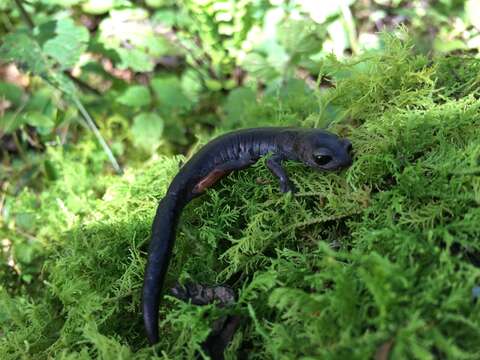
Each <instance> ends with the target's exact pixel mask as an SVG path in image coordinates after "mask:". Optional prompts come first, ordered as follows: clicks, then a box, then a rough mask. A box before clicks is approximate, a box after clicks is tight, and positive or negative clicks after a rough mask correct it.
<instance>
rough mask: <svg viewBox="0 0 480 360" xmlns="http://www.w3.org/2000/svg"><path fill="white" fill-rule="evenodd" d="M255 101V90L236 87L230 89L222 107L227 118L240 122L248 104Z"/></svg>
mask: <svg viewBox="0 0 480 360" xmlns="http://www.w3.org/2000/svg"><path fill="white" fill-rule="evenodd" d="M256 102H257V101H256V95H255V92H253V90H251V89H249V88H238V89H235V90H233V91H231V92H230V94H228V98H227V102H226V104H225V107H224V109H225V111H226V113H227V116H228V120H229V121H232V122H234V123H238V122H240V121H241V120H242V117H243V116H244V114H245V110H246V109H248V106H249V105H252V104H256Z"/></svg>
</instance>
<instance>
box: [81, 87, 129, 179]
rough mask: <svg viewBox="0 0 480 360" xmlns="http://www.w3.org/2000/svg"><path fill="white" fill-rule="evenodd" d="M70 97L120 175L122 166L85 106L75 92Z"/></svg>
mask: <svg viewBox="0 0 480 360" xmlns="http://www.w3.org/2000/svg"><path fill="white" fill-rule="evenodd" d="M72 99H73V102H74V103H75V106H76V107H77V109H78V110H79V111H80V114H82V118H83V120H84V121H85V123H86V125H87V127H88V128H89V129H90V130H92V131H93V133H94V134H95V137H96V138H97V140H98V142H99V143H100V145H101V146H102V148H103V151H105V153H106V154H107V156H108V158H109V160H110V162H111V163H112V166H113V168H114V169H115V171H116V172H117V173H118V174H120V175H121V174H123V171H122V168H121V167H120V165H119V164H118V162H117V159H115V156H114V155H113V153H112V150H111V149H110V147H109V146H108V144H107V142H106V141H105V139H104V138H103V136H102V134H101V133H100V131H99V130H98V128H97V126H96V125H95V123H94V121H93V119H92V118H91V116H90V114H89V113H88V111H87V110H86V109H85V107H84V106H83V104H82V103H81V102H80V100H79V99H78V98H77V96H76V95H75V94H72Z"/></svg>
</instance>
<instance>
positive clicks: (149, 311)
mask: <svg viewBox="0 0 480 360" xmlns="http://www.w3.org/2000/svg"><path fill="white" fill-rule="evenodd" d="M351 150H352V144H351V142H350V141H349V140H347V139H342V138H339V137H337V136H336V135H334V134H332V133H329V132H327V131H324V130H319V129H305V128H285V127H266V128H253V129H243V130H238V131H234V132H231V133H227V134H225V135H222V136H220V137H218V138H215V139H214V140H212V141H211V142H209V143H208V144H206V145H205V146H204V147H203V148H201V149H200V151H198V152H197V153H196V154H195V155H194V156H192V157H191V158H190V159H189V160H188V161H187V162H186V163H185V164H184V165H183V167H182V168H181V169H180V171H179V172H178V174H177V175H176V176H175V178H174V179H173V180H172V183H171V184H170V186H169V188H168V190H167V193H166V195H165V197H164V198H163V199H162V200H161V201H160V203H159V205H158V208H157V212H156V215H155V218H154V221H153V225H152V238H151V241H150V247H149V253H148V261H147V266H146V269H145V275H144V283H143V299H142V301H143V319H144V325H145V330H146V334H147V338H148V341H149V342H150V344H155V343H157V342H158V309H159V304H160V298H161V293H162V288H163V282H164V280H165V274H166V272H167V269H168V264H169V261H170V257H171V254H172V249H173V244H174V242H175V230H176V227H177V223H178V219H179V217H180V214H181V212H182V210H183V208H184V207H185V206H186V205H187V204H188V202H189V201H191V200H192V199H193V198H195V197H197V196H199V195H201V194H202V193H203V192H204V191H205V190H206V189H207V188H209V187H211V186H212V185H214V184H215V183H216V182H217V181H218V180H220V179H221V178H222V177H224V176H226V175H228V174H229V173H231V172H232V171H236V170H240V169H244V168H247V167H249V166H250V165H252V164H254V163H255V162H256V161H257V160H258V159H260V158H261V157H262V156H264V155H267V154H271V156H270V157H269V158H268V160H267V161H266V165H267V167H268V168H269V169H270V171H271V172H272V174H274V175H275V176H276V177H277V178H278V181H279V183H280V191H281V192H288V191H293V190H294V188H293V186H292V184H291V183H290V180H289V179H288V176H287V173H286V172H285V170H284V168H283V167H282V161H284V160H293V161H298V162H302V163H304V164H305V165H307V166H309V167H311V168H313V169H315V170H319V171H335V170H340V169H343V168H346V167H348V166H350V165H351V163H352V158H351Z"/></svg>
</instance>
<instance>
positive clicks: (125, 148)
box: [0, 0, 480, 334]
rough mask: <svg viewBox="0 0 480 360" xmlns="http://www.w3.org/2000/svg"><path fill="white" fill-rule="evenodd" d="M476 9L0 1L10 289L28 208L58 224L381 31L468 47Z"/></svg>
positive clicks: (28, 275) (320, 80)
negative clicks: (108, 178)
mask: <svg viewBox="0 0 480 360" xmlns="http://www.w3.org/2000/svg"><path fill="white" fill-rule="evenodd" d="M479 14H480V0H465V1H464V0H439V1H431V0H359V1H354V0H343V1H342V0H337V1H335V0H330V1H323V0H322V1H320V0H291V1H282V0H270V1H268V0H235V1H234V0H221V1H214V0H181V1H173V0H144V1H127V0H36V1H33V0H32V1H26V0H15V1H14V0H11V1H10V0H0V189H1V192H0V226H1V227H0V234H1V235H2V236H0V240H1V241H2V242H1V243H0V256H1V258H2V259H0V277H2V279H3V280H5V279H8V282H9V283H10V286H8V287H9V288H11V289H12V288H16V289H17V291H19V292H20V291H22V289H23V287H22V286H21V285H23V286H26V287H27V289H28V291H30V292H31V291H34V287H29V284H30V283H31V282H32V279H34V278H37V277H41V272H42V257H43V255H44V253H45V251H46V250H45V247H44V244H42V243H40V242H39V241H38V239H39V238H41V237H42V234H41V232H40V234H32V233H30V232H29V229H31V228H32V227H41V224H38V221H39V220H38V217H35V216H33V215H32V209H37V210H35V211H38V212H39V213H41V214H42V218H41V219H42V220H41V221H42V222H48V223H49V224H50V227H49V228H48V229H47V230H45V231H46V233H45V234H44V235H45V236H49V233H48V231H52V229H53V228H56V229H57V230H61V229H68V228H69V227H70V226H72V223H73V222H74V221H75V220H77V219H79V218H82V216H83V215H84V214H85V212H86V211H87V209H89V206H90V205H89V204H91V203H93V202H95V200H96V199H98V198H99V197H101V196H102V195H103V190H102V189H103V186H104V185H103V184H102V183H98V182H96V181H95V179H96V176H98V175H99V174H109V173H111V174H112V175H114V174H115V172H118V173H120V172H122V168H128V167H135V166H136V165H137V164H139V163H140V162H144V161H146V160H148V159H151V158H153V159H157V158H158V156H160V155H162V154H167V155H168V154H178V153H184V154H187V153H188V152H189V151H190V148H191V146H192V144H194V143H195V142H196V140H197V139H198V138H202V136H203V135H204V134H209V133H212V132H213V131H214V129H216V128H218V127H220V128H222V129H234V128H236V127H238V126H239V125H240V124H243V125H244V124H249V121H250V124H252V125H255V124H257V120H258V119H251V120H249V119H245V118H244V116H245V114H247V113H248V112H247V111H246V109H248V106H249V104H252V103H255V101H256V100H257V99H259V98H268V97H276V96H280V97H282V98H283V99H284V101H288V98H289V97H291V96H295V94H297V93H299V92H304V91H305V90H306V89H308V88H310V89H314V90H315V92H314V93H321V92H322V90H323V89H325V88H329V87H331V86H332V85H331V81H330V80H331V79H330V76H331V73H330V72H329V70H330V69H329V68H328V66H327V65H326V64H328V63H330V62H329V61H327V60H331V59H332V54H333V55H334V56H335V57H336V58H338V59H342V58H344V57H350V56H352V55H358V54H362V53H365V52H366V51H372V52H381V51H382V49H383V48H384V46H385V44H384V43H383V41H382V38H381V37H380V36H379V32H381V31H387V32H398V33H399V36H403V35H402V34H405V31H404V29H407V30H408V33H410V35H411V38H412V39H413V41H414V49H415V51H416V52H419V53H423V54H425V55H426V56H427V57H430V58H433V57H435V56H436V55H438V54H458V53H462V54H464V53H468V54H471V55H473V56H476V55H477V53H478V50H479V48H480V16H479ZM335 76H336V77H337V78H339V77H340V78H341V77H342V76H348V74H341V73H337V74H336V75H335ZM266 103H268V102H266ZM270 106H271V108H270V109H265V114H266V115H269V116H271V115H272V114H275V113H280V112H281V109H275V108H274V107H275V104H274V102H273V101H272V102H270ZM302 106H304V107H305V108H304V109H305V110H304V112H305V116H308V115H309V114H310V113H311V111H310V110H311V109H318V108H319V107H321V108H323V109H325V110H326V112H325V113H324V116H323V117H322V118H319V119H313V118H312V119H309V121H307V123H309V124H311V125H315V126H326V125H327V124H329V123H332V122H335V121H338V120H339V119H340V118H341V117H342V114H340V113H339V110H338V108H336V107H335V106H334V105H331V106H330V105H329V104H325V103H322V100H321V99H320V98H319V99H317V98H315V96H312V98H311V100H308V101H306V102H305V103H302ZM261 115H262V114H259V116H261ZM307 120H308V119H307ZM64 158H65V159H67V158H68V159H69V160H68V161H69V165H68V167H65V168H59V167H61V166H62V165H61V164H62V161H63V160H62V159H64ZM75 162H77V163H78V164H82V166H79V167H78V168H75V167H74V166H72V164H75ZM60 177H61V178H62V182H61V183H60V184H56V183H55V181H56V180H57V179H59V178H60ZM45 189H48V191H50V192H51V193H54V194H56V197H57V201H56V202H55V203H54V204H53V203H45V202H42V199H43V196H44V194H43V191H44V190H45ZM72 189H74V190H72ZM19 199H21V200H19ZM48 199H51V197H48ZM49 201H50V200H49ZM49 206H50V207H59V208H60V209H61V210H62V211H63V212H64V216H63V217H62V218H58V217H54V216H52V217H51V218H49V214H48V213H49V211H48V209H49ZM5 281H7V280H5ZM11 284H16V286H11ZM0 287H1V285H0ZM0 334H1V332H0Z"/></svg>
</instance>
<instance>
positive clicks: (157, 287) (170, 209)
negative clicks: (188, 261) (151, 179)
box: [142, 194, 183, 345]
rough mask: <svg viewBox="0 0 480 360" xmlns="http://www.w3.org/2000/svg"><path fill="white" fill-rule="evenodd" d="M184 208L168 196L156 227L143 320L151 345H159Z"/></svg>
mask: <svg viewBox="0 0 480 360" xmlns="http://www.w3.org/2000/svg"><path fill="white" fill-rule="evenodd" d="M182 208H183V206H182V205H181V204H180V202H179V201H178V199H177V197H176V196H174V195H168V194H167V195H166V196H165V197H164V198H163V199H162V200H161V201H160V204H159V206H158V208H157V213H156V215H155V219H154V221H153V225H152V239H151V241H150V248H149V256H148V261H147V267H146V269H145V277H144V282H143V300H142V301H143V321H144V325H145V331H146V333H147V338H148V341H149V342H150V344H152V345H153V344H156V343H157V342H158V309H159V304H160V296H161V293H162V287H163V282H164V279H165V274H166V272H167V269H168V264H169V261H170V255H171V253H172V248H173V243H174V242H175V230H176V227H177V223H178V218H179V216H180V213H181V211H182Z"/></svg>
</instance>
